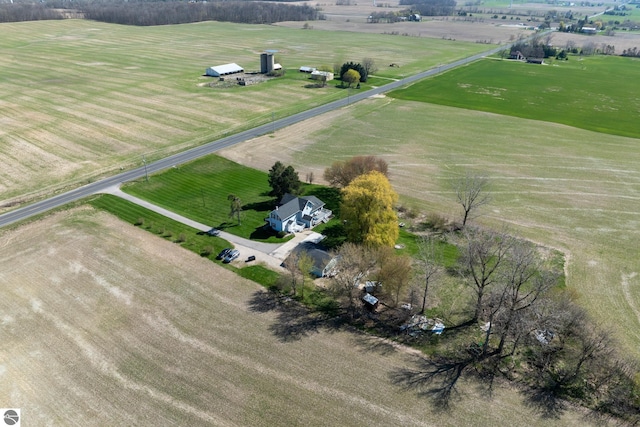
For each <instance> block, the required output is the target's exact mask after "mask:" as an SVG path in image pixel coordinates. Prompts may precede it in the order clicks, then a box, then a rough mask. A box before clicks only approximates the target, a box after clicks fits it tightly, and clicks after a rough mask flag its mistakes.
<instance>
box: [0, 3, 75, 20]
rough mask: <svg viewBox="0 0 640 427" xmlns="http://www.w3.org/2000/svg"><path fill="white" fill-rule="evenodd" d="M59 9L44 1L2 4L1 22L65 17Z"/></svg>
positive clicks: (0, 10)
mask: <svg viewBox="0 0 640 427" xmlns="http://www.w3.org/2000/svg"><path fill="white" fill-rule="evenodd" d="M63 18H64V17H63V16H62V13H61V12H60V11H59V10H56V9H52V8H51V7H50V6H48V5H46V4H42V3H15V4H13V3H4V4H0V22H23V21H44V20H52V19H63Z"/></svg>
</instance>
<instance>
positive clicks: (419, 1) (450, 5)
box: [400, 0, 456, 16]
mask: <svg viewBox="0 0 640 427" xmlns="http://www.w3.org/2000/svg"><path fill="white" fill-rule="evenodd" d="M400 5H404V6H411V10H412V13H419V14H420V15H422V16H449V15H453V13H454V11H455V8H456V2H455V0H400Z"/></svg>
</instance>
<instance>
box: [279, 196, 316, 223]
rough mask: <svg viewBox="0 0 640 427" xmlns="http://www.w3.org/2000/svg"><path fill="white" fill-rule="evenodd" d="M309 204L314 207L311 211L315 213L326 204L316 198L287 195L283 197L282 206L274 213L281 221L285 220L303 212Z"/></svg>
mask: <svg viewBox="0 0 640 427" xmlns="http://www.w3.org/2000/svg"><path fill="white" fill-rule="evenodd" d="M309 202H310V203H311V206H312V208H311V211H315V210H316V209H319V208H321V207H323V206H324V202H323V201H322V200H320V199H318V198H317V197H315V196H306V197H298V196H294V195H293V194H290V193H287V194H285V195H284V196H283V197H282V200H280V204H279V205H278V207H277V208H276V210H275V211H274V212H275V213H276V215H278V217H279V218H280V219H281V220H284V219H287V218H289V217H290V216H293V215H295V214H297V213H298V212H301V211H303V210H304V207H305V206H306V205H307V203H309Z"/></svg>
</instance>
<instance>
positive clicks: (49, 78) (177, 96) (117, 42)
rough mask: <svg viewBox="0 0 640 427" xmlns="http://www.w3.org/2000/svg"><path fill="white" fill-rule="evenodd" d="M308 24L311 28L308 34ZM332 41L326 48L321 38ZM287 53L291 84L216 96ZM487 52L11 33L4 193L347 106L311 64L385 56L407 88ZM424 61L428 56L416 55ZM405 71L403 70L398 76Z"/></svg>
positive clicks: (13, 28) (147, 31)
mask: <svg viewBox="0 0 640 427" xmlns="http://www.w3.org/2000/svg"><path fill="white" fill-rule="evenodd" d="M301 26H302V24H301ZM320 35H321V36H322V41H321V42H320V41H319V36H320ZM265 49H276V50H278V53H277V54H276V59H277V60H278V61H279V62H280V63H281V64H282V65H283V66H284V67H285V68H286V69H289V70H291V71H290V72H289V73H287V76H286V78H284V79H280V80H272V81H269V82H267V83H264V84H257V85H251V86H246V87H240V86H236V87H232V88H228V89H222V88H210V87H204V86H202V85H203V84H207V83H209V82H211V81H212V79H211V78H206V77H203V76H202V75H203V73H204V72H205V69H206V68H207V67H209V66H212V65H218V64H224V63H228V62H236V63H238V64H240V65H241V66H243V67H244V68H245V69H246V70H247V71H252V70H254V71H255V70H258V69H259V67H260V58H259V55H260V53H262V52H264V50H265ZM485 49H487V46H482V45H478V44H475V43H462V42H452V41H446V40H439V39H424V38H416V37H396V36H390V35H381V34H359V33H346V32H322V33H321V34H320V33H318V32H317V31H314V30H303V29H288V28H281V27H276V26H270V25H253V26H252V25H239V24H230V23H218V22H203V23H197V24H188V25H167V26H158V27H133V26H124V25H110V24H104V23H99V22H91V21H84V20H64V21H37V22H21V23H9V24H2V37H1V38H0V57H2V58H3V60H2V61H1V62H0V117H2V128H1V129H0V156H1V158H2V159H3V167H2V169H1V170H0V194H1V195H2V199H3V200H7V199H10V198H15V197H18V196H20V195H23V194H25V193H35V192H51V191H53V190H54V189H55V188H58V187H60V186H62V185H69V186H70V185H78V184H82V183H86V182H87V181H88V180H92V179H95V178H96V177H99V176H103V175H105V174H108V173H113V172H114V171H117V170H119V168H121V167H122V168H131V167H134V166H140V165H141V164H142V156H143V155H145V156H146V158H147V160H149V161H151V160H154V159H157V158H159V157H161V156H165V155H167V154H169V153H172V152H177V151H180V150H183V149H185V148H187V147H191V146H195V145H199V144H202V143H205V142H209V141H211V140H214V139H217V138H219V137H221V136H224V135H227V134H230V133H234V132H237V131H238V130H240V129H244V128H248V127H253V126H256V125H259V124H263V123H267V122H269V121H271V120H272V118H276V119H278V118H281V117H284V116H287V115H290V114H291V113H294V112H297V111H301V110H302V109H306V108H309V107H312V106H316V105H320V104H323V103H326V102H329V101H331V100H335V99H339V98H341V97H345V96H347V93H346V91H344V90H338V89H336V88H335V86H331V85H328V86H327V87H326V88H312V87H309V82H310V80H308V75H306V74H303V73H299V72H297V70H298V68H299V67H300V66H301V65H310V66H320V65H329V66H333V63H334V62H340V63H342V62H343V61H361V60H362V59H363V58H364V57H371V58H373V59H374V60H375V61H376V62H377V63H378V64H379V65H380V72H379V74H380V75H381V76H382V77H387V78H401V77H404V76H407V75H410V74H414V73H415V72H417V71H422V70H425V69H427V68H429V67H431V66H434V65H436V64H438V63H442V62H446V61H451V60H455V59H459V58H462V57H465V56H467V55H469V54H472V53H476V52H479V51H482V50H485ZM407 52H420V55H407ZM394 62H395V63H400V64H402V67H401V68H393V67H388V64H390V63H394Z"/></svg>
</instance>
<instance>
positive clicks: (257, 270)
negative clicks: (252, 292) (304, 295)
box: [231, 265, 280, 288]
mask: <svg viewBox="0 0 640 427" xmlns="http://www.w3.org/2000/svg"><path fill="white" fill-rule="evenodd" d="M231 268H232V269H233V270H234V271H235V272H236V273H237V274H238V275H239V276H242V277H244V278H245V279H249V280H253V281H254V282H256V283H259V284H261V285H262V286H264V287H265V288H271V287H273V286H274V285H275V284H276V282H277V281H278V278H279V277H280V274H279V273H277V272H275V271H273V270H269V269H268V268H266V267H263V266H261V265H250V266H248V267H243V268H235V267H233V266H231Z"/></svg>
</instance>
